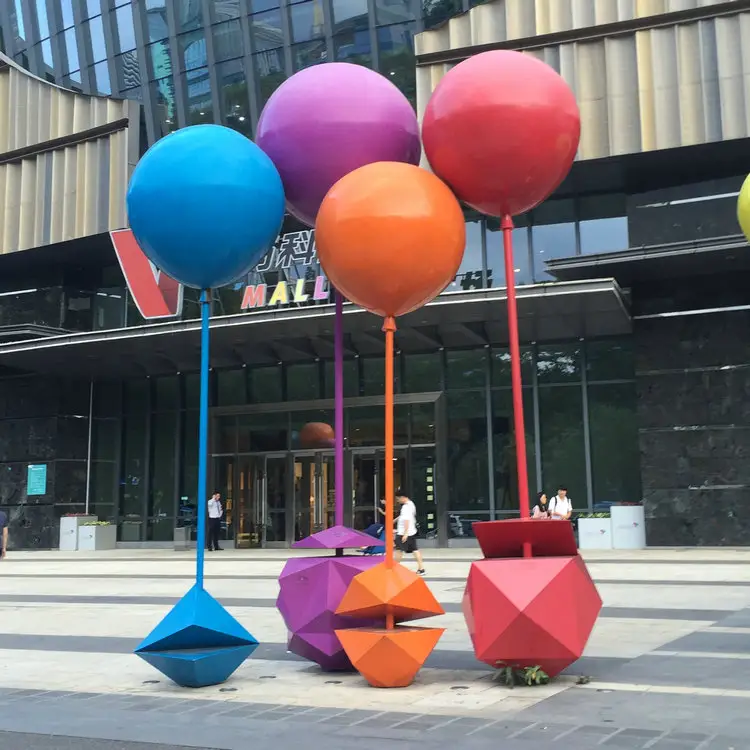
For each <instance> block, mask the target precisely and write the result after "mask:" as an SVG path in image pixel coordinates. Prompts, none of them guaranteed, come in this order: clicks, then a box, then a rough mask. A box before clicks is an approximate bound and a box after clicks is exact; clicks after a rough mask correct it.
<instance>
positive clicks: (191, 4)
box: [173, 0, 203, 34]
mask: <svg viewBox="0 0 750 750" xmlns="http://www.w3.org/2000/svg"><path fill="white" fill-rule="evenodd" d="M173 5H174V14H175V19H176V22H177V33H178V34H179V33H181V32H183V31H193V30H194V29H197V28H199V27H201V26H203V13H202V12H201V0H173Z"/></svg>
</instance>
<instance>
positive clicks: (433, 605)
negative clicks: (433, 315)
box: [315, 162, 466, 687]
mask: <svg viewBox="0 0 750 750" xmlns="http://www.w3.org/2000/svg"><path fill="white" fill-rule="evenodd" d="M315 239H316V245H317V248H318V258H319V259H320V263H321V265H322V266H323V270H324V271H325V272H326V275H327V276H328V279H329V280H330V282H331V284H332V285H333V286H334V287H336V289H338V290H339V291H340V292H341V293H342V294H343V295H344V296H345V297H347V298H348V299H350V300H351V301H352V302H354V303H356V304H358V305H360V306H361V307H364V308H366V309H367V310H370V311H371V312H374V313H375V314H377V315H382V316H383V317H384V318H385V322H384V324H383V330H384V331H385V502H386V509H385V514H386V518H385V528H386V529H388V530H389V531H388V532H387V533H386V535H385V543H386V553H385V562H384V563H383V564H381V565H378V566H376V567H374V568H370V570H368V571H365V572H364V573H360V574H359V575H358V576H356V577H355V578H354V579H353V581H352V582H351V584H350V586H349V588H348V589H347V593H346V594H345V595H344V598H343V599H342V601H341V604H340V606H339V609H338V610H337V613H338V614H342V615H352V614H358V615H361V614H362V613H364V612H366V613H367V616H368V617H384V618H385V621H386V627H385V628H367V629H357V628H354V629H347V630H337V631H336V635H337V636H338V637H339V640H340V641H341V645H342V646H343V648H344V650H345V651H346V654H347V656H348V657H349V659H350V660H351V662H352V664H354V666H355V667H356V668H357V669H358V670H359V672H360V674H361V675H362V676H363V677H364V678H365V679H366V680H367V681H368V682H369V683H370V684H371V685H373V686H375V687H405V686H406V685H409V684H411V682H412V680H413V679H414V677H415V676H416V674H417V672H418V671H419V669H420V667H421V666H422V665H423V664H424V661H425V659H427V657H428V656H429V654H430V652H431V651H432V649H433V648H434V647H435V645H436V644H437V641H438V639H439V638H440V636H441V635H442V633H443V630H442V629H441V628H418V627H416V628H415V627H395V625H396V622H397V621H404V620H411V619H416V618H421V617H429V616H432V615H436V614H442V612H443V609H442V607H441V606H440V604H438V602H437V601H436V599H435V597H434V596H433V595H432V592H431V591H430V590H429V588H428V587H427V584H426V583H425V582H424V580H423V579H422V578H420V577H419V576H418V575H416V574H415V573H412V572H411V571H409V570H407V569H406V568H403V567H401V566H394V560H393V534H392V533H390V529H392V528H393V502H394V487H393V341H394V334H395V332H396V321H395V318H396V316H398V315H404V314H405V313H408V312H411V311H412V310H417V309H418V308H420V307H421V306H422V305H424V304H426V303H427V302H430V301H431V300H432V299H434V298H435V297H436V296H437V295H438V294H440V292H442V291H443V289H445V287H446V286H448V284H449V283H450V282H451V281H452V280H453V279H454V278H455V276H456V272H457V271H458V267H459V266H460V265H461V258H462V256H463V252H464V247H465V244H466V231H465V226H464V217H463V213H462V211H461V207H460V206H459V204H458V201H457V200H456V198H455V197H454V195H453V193H452V192H451V191H450V189H449V188H448V187H447V186H446V185H445V184H444V183H443V182H441V181H440V179H439V178H437V177H435V175H433V174H431V173H430V172H426V171H425V170H423V169H420V168H419V167H415V166H412V165H410V164H401V163H392V162H380V163H376V164H369V165H367V166H364V167H361V168H360V169H357V170H355V171H354V172H350V173H349V174H348V175H346V177H343V178H342V179H341V180H339V181H338V182H337V183H336V184H335V185H334V186H333V187H332V188H331V190H330V191H329V192H328V195H326V197H325V199H324V200H323V203H322V204H321V206H320V210H319V211H318V219H317V222H316V224H315Z"/></svg>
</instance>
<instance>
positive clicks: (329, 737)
mask: <svg viewBox="0 0 750 750" xmlns="http://www.w3.org/2000/svg"><path fill="white" fill-rule="evenodd" d="M289 554H295V553H288V552H285V551H242V552H238V551H230V550H227V551H224V552H221V553H216V554H214V555H210V556H208V559H207V568H206V587H207V588H208V590H209V591H210V592H211V593H212V594H213V595H214V596H216V597H217V598H218V599H219V600H220V601H221V602H222V603H223V604H224V605H225V606H227V608H228V609H229V610H230V611H231V612H232V613H233V614H234V615H235V616H236V617H237V618H238V619H239V620H240V622H242V623H243V625H245V626H246V627H247V628H248V629H249V630H250V632H252V633H253V635H255V637H256V638H258V640H259V641H260V642H261V646H260V647H259V648H258V650H257V651H256V652H255V654H254V655H253V657H252V658H251V659H250V660H248V661H247V662H246V663H245V664H244V665H243V666H242V667H241V668H240V669H239V670H238V671H237V672H236V674H235V675H234V676H233V677H232V678H231V679H230V680H229V681H228V682H227V683H226V684H225V685H222V686H219V687H214V688H207V689H202V690H194V691H191V690H185V689H181V688H177V687H176V686H174V685H172V684H170V683H169V682H167V681H166V680H165V679H164V678H163V677H162V676H161V675H160V674H159V673H158V672H156V671H154V670H153V669H151V668H150V667H149V666H148V665H147V664H146V663H145V662H143V661H141V660H140V659H138V658H137V657H135V656H133V655H132V651H133V648H134V647H135V646H136V645H137V644H138V642H139V641H140V640H141V638H142V637H143V636H145V635H146V634H147V633H148V632H149V631H150V630H151V628H152V627H153V626H154V625H155V624H156V623H157V622H158V621H159V620H160V619H161V618H162V617H163V616H164V614H165V613H166V612H167V610H168V609H169V607H170V606H171V605H172V604H173V603H174V602H175V601H177V599H178V598H179V597H180V596H181V595H182V594H183V593H184V592H185V591H186V590H187V589H188V587H189V586H190V584H191V576H192V572H193V564H194V563H193V560H192V559H191V555H190V554H189V553H177V552H172V551H171V550H169V551H168V550H138V551H133V550H118V551H116V552H100V553H60V552H34V553H22V552H17V553H11V554H10V556H9V557H8V558H7V559H6V560H4V561H3V562H2V563H0V613H1V614H2V616H1V618H0V747H2V748H3V750H6V749H9V748H12V749H15V748H19V750H20V749H21V748H28V749H29V750H32V749H36V750H66V749H67V748H71V749H72V748H75V749H76V750H105V749H107V750H116V749H118V750H119V749H121V750H167V749H168V748H183V747H190V748H205V749H209V750H213V749H216V750H234V749H235V748H237V749H239V748H242V750H246V749H247V748H248V747H250V746H252V747H258V746H259V743H260V746H261V747H262V746H263V743H264V742H267V743H269V745H270V743H273V747H274V750H286V748H292V747H294V748H295V750H296V749H297V748H299V746H300V743H305V745H306V746H307V748H310V750H313V749H317V748H324V747H325V748H329V749H331V750H337V749H338V748H345V747H346V748H353V747H354V748H356V747H364V748H370V747H373V748H374V747H376V746H379V744H380V743H382V742H383V741H385V742H399V743H403V744H415V743H416V742H419V744H420V745H421V746H423V747H426V748H432V747H434V748H447V747H453V746H460V747H461V748H474V747H476V748H485V747H486V748H490V747H492V748H495V747H497V746H498V744H499V743H500V742H501V741H502V747H503V748H507V749H508V750H516V749H519V750H520V749H521V748H524V750H554V749H555V748H560V749H562V748H576V750H589V748H595V747H600V748H628V749H632V750H641V749H642V748H654V749H655V750H699V749H700V750H730V749H732V748H733V749H734V750H745V748H747V747H748V744H749V743H748V739H747V738H748V737H750V551H745V550H742V551H737V550H728V549H721V550H708V549H704V550H681V549H680V550H648V551H642V552H640V551H639V552H624V551H623V552H606V553H605V552H601V553H592V554H589V555H587V560H588V562H589V567H590V570H591V573H592V575H593V576H594V578H595V580H596V582H597V584H598V586H599V591H600V592H601V595H602V598H603V599H604V610H603V612H602V616H601V618H600V620H599V622H598V624H597V627H596V630H595V632H594V634H593V636H592V638H591V641H590V642H589V646H588V648H587V651H586V654H585V656H584V658H583V659H581V660H580V661H579V662H578V663H577V664H575V665H574V666H573V667H572V668H571V669H570V670H569V673H568V674H566V675H564V676H562V677H561V678H559V679H557V680H555V681H554V683H553V684H551V685H548V686H543V687H537V688H516V689H514V690H509V689H507V688H506V687H504V686H502V685H500V684H497V683H495V682H494V681H493V680H492V679H491V672H490V670H489V669H487V668H486V667H484V666H483V665H481V664H479V663H478V662H477V661H475V660H474V658H473V654H472V651H471V645H470V641H469V637H468V634H467V631H466V626H465V624H464V621H463V617H462V615H461V611H460V601H461V596H462V592H463V586H464V581H465V579H466V575H467V573H468V569H469V565H470V562H471V560H472V559H475V557H476V556H477V554H478V552H477V551H475V550H470V549H460V550H430V551H428V562H429V565H428V573H429V575H428V582H429V585H430V587H431V588H432V590H433V591H434V593H435V594H436V596H437V597H438V599H439V600H440V601H441V603H442V604H443V606H444V607H445V609H446V614H445V615H444V616H443V617H441V618H435V619H434V620H431V621H430V624H433V623H435V624H436V625H437V624H438V621H439V620H442V623H440V624H442V625H443V626H444V627H446V628H447V630H446V633H445V635H444V636H443V638H442V640H441V641H440V644H439V645H438V648H437V649H436V651H435V652H434V653H433V655H432V656H431V658H430V659H429V661H428V662H427V666H426V668H425V669H424V670H422V672H421V673H420V675H419V677H418V679H417V682H416V683H415V684H414V685H413V686H412V687H410V688H407V689H403V690H390V691H389V690H376V689H373V688H370V687H368V686H367V685H366V684H365V683H364V681H363V680H362V679H361V678H360V677H359V676H358V675H356V674H355V675H348V674H345V675H340V674H336V675H324V674H322V673H320V671H319V670H318V669H317V668H316V667H314V666H311V665H310V664H309V663H306V662H304V661H301V660H299V659H297V658H296V657H295V656H294V655H292V654H289V653H287V651H286V646H285V638H286V631H285V628H284V624H283V622H282V620H281V618H280V616H279V615H278V613H277V611H276V609H275V606H274V603H275V598H276V595H277V591H278V586H277V583H276V579H277V577H278V574H279V572H280V571H281V568H282V566H283V564H284V561H285V559H286V558H287V557H288V556H289ZM581 677H588V678H590V681H586V680H580V678H581Z"/></svg>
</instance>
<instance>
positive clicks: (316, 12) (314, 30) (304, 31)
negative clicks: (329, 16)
mask: <svg viewBox="0 0 750 750" xmlns="http://www.w3.org/2000/svg"><path fill="white" fill-rule="evenodd" d="M289 18H290V21H291V25H292V41H293V42H307V41H309V40H310V39H318V38H319V37H322V36H324V33H325V32H324V29H323V6H322V3H321V1H320V0H308V2H304V3H297V4H296V5H291V6H290V7H289Z"/></svg>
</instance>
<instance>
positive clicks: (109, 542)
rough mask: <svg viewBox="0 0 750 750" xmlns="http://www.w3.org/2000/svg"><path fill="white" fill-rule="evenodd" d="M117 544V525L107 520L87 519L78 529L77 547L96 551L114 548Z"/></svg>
mask: <svg viewBox="0 0 750 750" xmlns="http://www.w3.org/2000/svg"><path fill="white" fill-rule="evenodd" d="M116 546H117V527H116V526H114V525H113V524H111V523H110V522H109V521H88V522H87V523H84V524H82V525H81V526H80V527H79V529H78V549H79V550H81V551H86V552H96V551H99V550H104V549H115V547H116Z"/></svg>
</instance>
